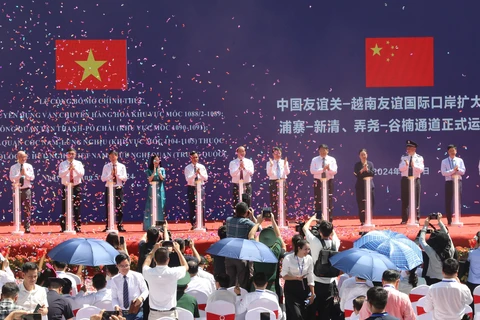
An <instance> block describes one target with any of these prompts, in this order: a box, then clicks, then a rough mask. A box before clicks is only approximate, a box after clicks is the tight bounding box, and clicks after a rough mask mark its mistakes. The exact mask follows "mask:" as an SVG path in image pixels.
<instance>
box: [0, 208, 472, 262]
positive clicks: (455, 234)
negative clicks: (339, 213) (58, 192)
mask: <svg viewBox="0 0 480 320" xmlns="http://www.w3.org/2000/svg"><path fill="white" fill-rule="evenodd" d="M444 220H446V219H444ZM421 222H423V219H422V220H421ZM462 222H463V223H464V225H463V226H462V227H455V226H451V227H450V228H449V230H450V235H451V237H452V239H453V243H454V245H455V246H461V247H469V243H468V240H469V239H472V238H473V236H475V234H476V232H477V231H480V215H474V216H467V217H462ZM373 223H374V224H375V225H376V228H375V229H379V230H382V229H389V230H392V231H396V232H400V233H404V234H405V235H407V236H408V237H409V238H410V239H414V238H415V237H416V235H417V233H418V231H419V230H420V228H410V227H407V226H405V225H400V224H399V223H400V219H399V218H393V219H392V218H384V219H374V221H373ZM220 225H221V223H220V222H207V223H206V227H207V230H206V231H205V232H197V231H190V225H189V224H188V223H185V222H180V223H173V222H172V223H170V224H169V229H170V230H171V233H172V238H173V239H175V238H184V239H185V238H189V239H192V240H194V242H195V245H196V247H197V250H198V251H199V252H200V254H204V253H205V251H206V250H207V248H208V247H209V246H210V245H211V244H212V243H214V242H215V241H217V240H218V236H217V228H218V227H219V226H220ZM266 225H268V224H267V223H264V226H266ZM295 225H296V223H295V222H293V221H292V222H290V223H289V228H288V229H284V230H282V237H283V239H284V241H285V243H286V244H287V247H288V249H290V248H291V245H290V239H291V238H292V236H293V235H294V234H295V233H296V232H295ZM334 225H335V230H336V232H337V235H338V236H339V238H340V239H341V242H342V245H341V248H340V250H345V249H349V248H351V247H352V246H353V242H354V241H355V240H357V239H358V238H359V237H360V236H359V232H360V231H366V229H363V228H361V227H360V223H359V221H358V220H357V219H355V220H354V219H341V218H340V219H336V220H335V221H334ZM434 225H435V227H437V224H436V222H434ZM103 228H104V225H103V224H101V225H100V224H89V225H84V226H82V231H83V232H82V233H79V234H77V235H64V234H62V233H61V232H60V227H59V226H58V225H33V226H32V228H31V230H32V233H30V234H24V235H22V236H17V235H12V234H11V231H12V229H13V228H12V227H11V226H0V242H1V246H0V249H1V250H2V251H3V252H5V249H6V248H7V247H8V248H10V257H14V256H15V257H17V260H23V261H26V260H31V261H36V260H37V258H36V257H35V256H36V253H37V252H38V251H39V249H47V250H49V249H51V248H53V247H55V246H56V245H57V244H59V243H61V242H62V241H65V240H67V239H69V238H72V237H87V238H101V239H105V237H106V233H104V232H102V230H103ZM125 228H126V230H127V232H125V233H122V234H121V235H123V236H125V239H126V241H127V247H128V251H129V253H130V254H134V255H137V254H138V242H139V241H140V239H141V237H142V236H143V235H144V232H143V231H142V225H141V224H135V223H132V224H127V225H125ZM427 237H428V235H427ZM40 251H41V250H40ZM32 256H33V257H32ZM18 262H19V261H17V263H18Z"/></svg>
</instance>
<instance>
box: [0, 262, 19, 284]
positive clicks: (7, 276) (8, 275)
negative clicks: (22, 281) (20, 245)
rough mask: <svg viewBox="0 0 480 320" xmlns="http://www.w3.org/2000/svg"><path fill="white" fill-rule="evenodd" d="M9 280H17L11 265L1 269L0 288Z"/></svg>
mask: <svg viewBox="0 0 480 320" xmlns="http://www.w3.org/2000/svg"><path fill="white" fill-rule="evenodd" d="M0 263H1V262H0ZM7 282H16V280H15V275H14V274H13V272H12V269H10V267H7V268H6V269H5V270H0V288H1V287H3V285H4V284H5V283H7Z"/></svg>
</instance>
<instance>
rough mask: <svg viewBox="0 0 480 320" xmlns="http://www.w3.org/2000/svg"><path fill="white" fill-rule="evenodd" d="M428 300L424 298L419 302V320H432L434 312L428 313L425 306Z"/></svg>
mask: <svg viewBox="0 0 480 320" xmlns="http://www.w3.org/2000/svg"><path fill="white" fill-rule="evenodd" d="M426 300H427V298H425V297H422V298H420V299H419V300H418V302H417V308H416V309H417V320H431V319H432V315H433V312H426V311H425V309H424V308H423V306H424V305H425V301H426Z"/></svg>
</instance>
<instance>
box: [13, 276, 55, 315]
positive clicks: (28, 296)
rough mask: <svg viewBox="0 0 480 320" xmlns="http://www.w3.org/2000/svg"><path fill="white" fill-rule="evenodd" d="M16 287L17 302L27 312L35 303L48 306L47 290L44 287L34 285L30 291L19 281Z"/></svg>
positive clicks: (33, 307)
mask: <svg viewBox="0 0 480 320" xmlns="http://www.w3.org/2000/svg"><path fill="white" fill-rule="evenodd" d="M18 288H19V289H20V291H19V292H18V299H17V304H18V305H19V306H22V307H24V308H25V309H27V311H28V312H33V311H34V310H35V308H36V307H37V304H39V305H41V306H43V305H44V306H45V307H48V301H47V290H46V289H45V288H44V287H41V286H39V285H35V287H34V288H33V289H32V290H31V291H27V289H25V287H24V286H23V283H21V284H19V285H18Z"/></svg>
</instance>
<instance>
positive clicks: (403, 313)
mask: <svg viewBox="0 0 480 320" xmlns="http://www.w3.org/2000/svg"><path fill="white" fill-rule="evenodd" d="M383 288H384V289H385V290H387V292H388V298H387V306H386V307H385V311H386V312H388V314H389V315H391V316H393V317H396V318H398V319H400V320H415V319H416V316H415V311H414V310H413V307H412V303H411V302H410V298H409V297H408V295H406V294H405V293H403V292H400V291H398V290H397V289H395V287H394V286H393V285H388V284H387V285H385V286H383ZM359 315H360V320H363V319H367V318H369V317H370V316H371V315H372V313H371V312H370V310H369V309H368V303H367V301H365V302H364V303H363V306H362V309H361V310H360V314H359Z"/></svg>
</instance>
